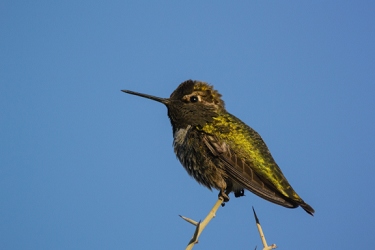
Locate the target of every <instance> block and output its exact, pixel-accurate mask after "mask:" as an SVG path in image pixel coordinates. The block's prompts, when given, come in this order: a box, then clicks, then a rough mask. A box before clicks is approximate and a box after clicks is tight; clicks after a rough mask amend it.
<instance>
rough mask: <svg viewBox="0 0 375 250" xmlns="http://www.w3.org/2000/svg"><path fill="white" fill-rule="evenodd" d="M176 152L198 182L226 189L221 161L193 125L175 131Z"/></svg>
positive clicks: (174, 143) (210, 186)
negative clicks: (193, 128) (212, 152)
mask: <svg viewBox="0 0 375 250" xmlns="http://www.w3.org/2000/svg"><path fill="white" fill-rule="evenodd" d="M173 146H174V152H175V154H176V156H177V158H178V159H179V161H180V162H181V164H182V166H183V167H184V168H185V170H186V171H187V172H188V174H189V175H190V176H192V177H193V178H194V179H195V180H196V181H197V182H198V183H200V184H202V185H204V186H206V187H208V188H209V189H211V188H216V189H223V188H224V189H225V188H226V182H225V180H224V179H225V173H224V170H223V169H222V168H221V167H220V165H221V164H220V162H218V161H217V158H216V157H214V156H213V155H212V154H211V152H210V151H209V150H208V148H207V147H206V146H205V145H204V143H203V142H202V140H201V138H200V136H199V132H197V131H192V129H191V126H188V127H187V128H186V129H178V130H177V131H176V132H175V133H174V141H173Z"/></svg>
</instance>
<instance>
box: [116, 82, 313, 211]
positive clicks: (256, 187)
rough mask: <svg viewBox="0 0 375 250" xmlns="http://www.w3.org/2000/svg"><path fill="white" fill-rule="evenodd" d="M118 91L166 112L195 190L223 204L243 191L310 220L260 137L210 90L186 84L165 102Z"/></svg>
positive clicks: (204, 85) (199, 84)
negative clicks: (214, 191) (204, 189)
mask: <svg viewBox="0 0 375 250" xmlns="http://www.w3.org/2000/svg"><path fill="white" fill-rule="evenodd" d="M122 91H123V92H125V93H128V94H131V95H136V96H140V97H144V98H148V99H151V100H154V101H157V102H160V103H162V104H164V105H165V106H166V107H167V109H168V117H169V119H170V122H171V125H172V130H173V147H174V152H175V154H176V156H177V158H178V159H179V161H180V162H181V164H182V166H183V167H184V168H185V170H186V171H187V173H188V174H189V175H190V176H192V177H193V178H194V179H195V180H196V181H197V182H198V183H199V184H201V185H203V186H205V187H207V188H209V189H210V190H212V189H213V188H214V189H217V190H219V195H218V196H219V197H222V199H223V201H224V202H227V201H229V194H230V193H231V192H233V193H234V196H235V197H241V196H244V190H248V191H250V192H252V193H254V194H256V195H258V196H260V197H261V198H263V199H265V200H268V201H270V202H272V203H275V204H278V205H281V206H284V207H287V208H296V207H298V206H301V207H302V208H303V209H304V210H305V211H306V212H307V213H309V214H310V215H313V214H314V212H315V211H314V209H313V208H312V207H311V206H310V205H308V204H307V203H306V202H304V200H303V199H302V198H301V197H300V196H299V195H298V194H297V193H296V192H295V191H294V189H293V188H292V186H291V185H290V184H289V182H288V180H287V179H286V178H285V176H284V174H283V173H282V171H281V169H280V168H279V166H278V165H277V164H276V162H275V160H274V159H273V157H272V155H271V153H270V151H269V149H268V147H267V145H266V144H265V142H264V141H263V139H262V138H261V136H260V135H259V134H258V133H257V132H256V131H255V130H254V129H252V128H250V127H249V126H248V125H246V124H245V123H244V122H242V121H241V120H240V119H238V118H237V117H235V116H234V115H232V114H230V113H229V112H227V111H226V109H225V105H224V101H223V100H222V99H221V94H220V93H219V92H218V91H217V90H215V89H214V88H213V86H211V85H209V84H208V83H206V82H202V81H194V80H187V81H185V82H183V83H181V84H180V85H179V86H178V87H177V89H176V90H175V91H173V93H172V94H171V95H170V97H169V98H161V97H156V96H152V95H147V94H142V93H138V92H134V91H130V90H122ZM223 204H224V203H223Z"/></svg>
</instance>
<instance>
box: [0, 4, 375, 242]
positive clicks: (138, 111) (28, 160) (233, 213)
mask: <svg viewBox="0 0 375 250" xmlns="http://www.w3.org/2000/svg"><path fill="white" fill-rule="evenodd" d="M374 11H375V4H374V3H373V2H372V1H359V2H355V1H340V2H338V1H313V2H312V1H304V2H301V1H288V2H285V1H257V2H255V1H251V2H249V1H246V2H245V1H240V2H236V3H229V2H225V3H224V1H223V2H222V3H218V2H215V3H214V2H208V1H206V2H202V1H189V3H177V2H175V1H165V2H162V3H161V2H156V1H149V2H147V1H86V2H77V1H63V2H61V1H31V2H30V1H2V2H1V3H0V29H1V34H2V35H1V36H0V63H1V67H0V105H1V109H0V197H1V198H0V248H1V249H184V247H185V246H186V244H187V243H188V241H189V239H190V237H191V235H192V234H193V231H194V228H193V227H192V226H191V225H190V224H188V223H186V222H184V221H183V220H181V219H180V218H179V217H178V215H179V214H182V215H184V216H188V217H190V218H192V219H195V220H200V219H203V218H204V217H205V216H206V214H207V213H208V211H209V209H210V208H211V207H212V205H213V204H214V202H215V201H216V198H217V191H214V192H210V191H209V190H208V189H206V188H204V187H202V186H200V185H198V184H197V183H196V182H195V181H194V180H193V179H192V178H190V177H189V176H188V175H187V174H186V172H185V170H184V169H183V168H182V166H181V165H180V163H179V162H178V161H177V159H176V157H175V155H174V153H173V149H172V132H171V127H170V123H169V120H168V118H167V114H166V108H165V107H164V106H163V105H160V104H158V103H155V102H151V101H149V100H146V99H141V98H136V97H134V96H130V95H126V94H124V93H122V92H121V91H120V90H121V89H130V90H134V91H139V92H144V93H148V94H153V95H157V96H161V97H168V96H169V95H170V93H172V91H173V90H174V89H175V88H176V87H177V86H178V84H180V83H181V82H183V81H185V80H187V79H196V80H202V81H206V82H209V83H211V84H213V85H214V86H215V88H216V89H217V90H219V92H220V93H221V94H222V95H223V99H224V101H225V102H226V107H227V110H228V111H229V112H231V113H232V114H234V115H236V116H237V117H239V118H240V119H241V120H243V121H244V122H246V123H247V124H248V125H250V126H251V127H253V128H254V129H255V130H257V131H258V132H259V133H260V134H261V135H262V137H263V139H264V140H265V142H266V143H267V145H268V146H269V148H270V150H271V152H272V154H273V156H274V158H275V159H276V161H277V162H278V164H279V166H280V167H281V169H282V170H283V172H284V174H285V176H286V177H287V178H288V180H289V182H290V183H291V184H292V186H293V187H294V188H295V190H296V191H297V192H298V193H299V194H300V195H301V196H302V198H303V199H304V200H305V201H306V202H308V203H309V204H310V205H311V206H313V207H314V209H315V211H316V214H315V216H314V217H311V216H309V215H308V214H306V213H305V212H304V211H303V210H302V209H300V208H298V209H286V208H283V207H280V206H277V205H274V204H272V203H269V202H267V201H264V200H262V199H261V198H258V197H257V196H255V195H253V194H251V193H249V192H247V193H246V196H245V197H242V198H240V199H235V198H232V199H231V201H230V202H229V203H228V204H227V205H226V206H225V207H224V208H220V209H219V211H218V213H217V217H216V218H215V219H214V220H213V221H212V222H211V223H210V224H209V225H208V227H207V228H206V230H205V231H204V232H203V234H202V236H201V238H200V243H199V244H198V245H197V246H196V247H195V248H196V249H254V248H255V246H258V249H260V247H261V241H260V238H259V235H258V233H257V229H256V226H255V223H254V218H253V215H252V210H251V207H252V206H254V207H255V209H256V211H257V214H258V217H259V219H260V221H261V223H262V226H263V230H264V232H265V234H266V237H267V241H268V242H269V243H276V244H277V245H278V246H279V249H301V248H302V247H303V249H333V248H335V249H340V248H341V249H361V248H362V249H363V248H368V247H369V246H371V245H373V239H372V236H371V233H370V232H374V231H375V217H374V215H373V211H374V210H375V199H374V195H375V186H374V175H375V170H374V169H375V168H374V162H375V154H374V148H375V132H374V125H375V112H374V109H375V98H374V94H375V49H374V44H375V28H374V27H375V16H374Z"/></svg>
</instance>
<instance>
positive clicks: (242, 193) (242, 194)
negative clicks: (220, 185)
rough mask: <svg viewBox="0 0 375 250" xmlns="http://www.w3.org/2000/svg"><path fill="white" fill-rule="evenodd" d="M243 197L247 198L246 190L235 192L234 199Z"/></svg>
mask: <svg viewBox="0 0 375 250" xmlns="http://www.w3.org/2000/svg"><path fill="white" fill-rule="evenodd" d="M241 196H245V190H243V189H241V190H237V191H236V192H234V197H236V198H239V197H241Z"/></svg>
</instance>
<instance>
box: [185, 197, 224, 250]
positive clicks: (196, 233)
mask: <svg viewBox="0 0 375 250" xmlns="http://www.w3.org/2000/svg"><path fill="white" fill-rule="evenodd" d="M223 202H224V199H223V198H222V197H219V199H218V200H217V201H216V203H215V205H214V206H213V207H212V209H211V211H210V212H209V213H208V215H207V216H206V218H204V220H203V221H199V222H196V221H194V220H192V219H189V218H187V217H184V216H181V215H180V217H181V218H182V219H184V220H185V221H187V222H189V223H191V224H193V225H194V226H195V231H194V235H193V237H192V238H191V240H190V241H189V244H188V245H187V247H186V250H190V249H193V247H194V245H195V244H196V243H198V238H199V236H200V235H201V233H202V231H203V230H204V229H205V227H206V226H207V225H208V223H209V222H210V221H211V220H212V218H214V217H215V215H216V211H217V210H218V209H219V207H220V206H221V204H222V203H223Z"/></svg>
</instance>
